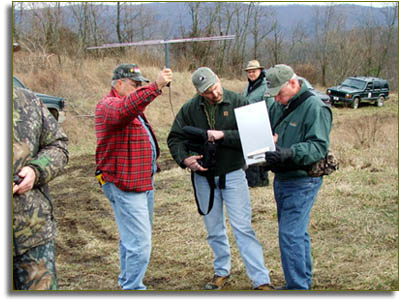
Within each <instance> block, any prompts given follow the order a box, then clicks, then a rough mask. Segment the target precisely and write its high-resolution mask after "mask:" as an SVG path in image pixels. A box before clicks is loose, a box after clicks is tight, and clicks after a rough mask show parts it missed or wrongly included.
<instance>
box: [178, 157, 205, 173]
mask: <svg viewBox="0 0 400 300" xmlns="http://www.w3.org/2000/svg"><path fill="white" fill-rule="evenodd" d="M202 158H203V155H193V156H189V157H186V158H185V160H184V161H183V163H184V164H185V166H186V167H188V168H189V169H190V170H192V171H193V172H197V171H207V170H208V169H206V168H203V167H202V166H201V165H200V164H199V162H198V160H199V159H202Z"/></svg>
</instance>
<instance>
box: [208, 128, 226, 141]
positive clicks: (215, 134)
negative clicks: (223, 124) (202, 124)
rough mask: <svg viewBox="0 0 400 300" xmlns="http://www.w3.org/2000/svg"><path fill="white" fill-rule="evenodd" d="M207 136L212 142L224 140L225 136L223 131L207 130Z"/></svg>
mask: <svg viewBox="0 0 400 300" xmlns="http://www.w3.org/2000/svg"><path fill="white" fill-rule="evenodd" d="M207 136H208V140H209V141H210V142H214V141H217V140H220V139H223V138H224V136H225V134H224V132H223V131H221V130H207Z"/></svg>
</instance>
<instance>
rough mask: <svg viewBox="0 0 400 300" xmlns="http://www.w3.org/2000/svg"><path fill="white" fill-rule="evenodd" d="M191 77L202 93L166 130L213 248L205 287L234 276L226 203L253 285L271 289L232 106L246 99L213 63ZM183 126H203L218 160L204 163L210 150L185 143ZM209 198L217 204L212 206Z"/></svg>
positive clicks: (186, 138)
mask: <svg viewBox="0 0 400 300" xmlns="http://www.w3.org/2000/svg"><path fill="white" fill-rule="evenodd" d="M192 81H193V84H194V86H195V88H196V90H197V93H198V94H197V95H196V96H195V97H194V98H192V99H191V100H189V101H188V102H186V103H185V104H184V105H183V106H182V108H181V109H180V110H179V112H178V114H177V116H176V118H175V121H174V123H173V124H172V128H171V131H170V133H169V135H168V147H169V149H170V152H171V155H172V157H173V158H174V159H175V161H176V162H177V163H178V165H179V166H181V167H182V168H189V169H190V170H191V174H192V182H193V188H194V192H195V198H196V200H197V201H198V209H199V212H200V213H201V214H204V223H205V226H206V229H207V232H208V236H207V241H208V243H209V245H210V247H211V248H212V250H213V252H214V256H215V259H214V270H215V275H214V278H213V280H212V281H211V282H209V283H208V284H206V286H205V289H209V290H215V289H221V288H222V287H223V285H224V284H225V283H226V281H227V280H228V278H229V276H230V269H231V259H230V246H229V241H228V236H227V232H226V227H225V216H224V206H223V204H225V206H226V209H227V212H228V217H229V221H230V224H231V226H232V228H233V232H234V234H235V239H236V243H237V245H238V248H239V251H240V254H241V256H242V258H243V261H244V264H245V266H246V270H247V274H248V276H249V277H250V279H251V280H252V283H253V288H255V289H258V290H270V289H272V288H271V286H270V278H269V271H268V269H267V268H266V267H265V265H264V256H263V249H262V247H261V244H260V243H259V241H258V240H257V238H256V235H255V233H254V230H253V228H252V226H251V203H250V196H249V190H248V186H247V181H246V178H245V172H244V171H243V167H244V165H245V161H244V157H243V153H242V149H241V144H240V138H239V133H238V129H237V124H236V120H235V115H234V109H235V108H236V107H240V106H243V105H246V104H247V102H246V101H245V99H244V98H242V97H241V96H240V95H238V94H236V93H234V92H231V91H228V90H225V89H223V87H222V84H221V81H220V80H219V78H218V77H217V75H215V74H214V72H213V71H212V70H211V69H209V68H205V67H202V68H199V69H197V70H196V71H195V72H194V73H193V75H192ZM185 126H193V127H196V128H200V129H201V130H202V132H203V137H204V138H203V139H204V140H205V141H206V142H207V141H209V142H210V143H211V145H214V146H216V153H215V164H210V165H207V166H206V165H205V164H204V163H205V161H204V160H203V155H204V157H206V156H207V154H206V153H202V154H201V153H192V151H191V149H189V147H188V146H187V145H188V143H190V141H189V135H187V133H186V132H185V130H184V128H185ZM213 143H215V144H213ZM210 147H211V146H210ZM200 152H201V151H200ZM211 202H213V206H212V208H211V210H209V208H210V207H211V206H209V204H210V203H211Z"/></svg>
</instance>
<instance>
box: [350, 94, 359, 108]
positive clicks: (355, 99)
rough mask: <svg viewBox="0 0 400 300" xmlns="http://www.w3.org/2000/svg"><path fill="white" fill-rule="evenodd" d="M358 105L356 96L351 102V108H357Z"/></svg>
mask: <svg viewBox="0 0 400 300" xmlns="http://www.w3.org/2000/svg"><path fill="white" fill-rule="evenodd" d="M359 105H360V98H358V97H356V98H354V100H353V102H351V108H352V109H357V108H358V106H359Z"/></svg>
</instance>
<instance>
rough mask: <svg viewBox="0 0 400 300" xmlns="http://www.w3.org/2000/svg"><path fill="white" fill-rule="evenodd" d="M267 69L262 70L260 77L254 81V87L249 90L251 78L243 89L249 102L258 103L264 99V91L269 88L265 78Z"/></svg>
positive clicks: (244, 95) (243, 94)
mask: <svg viewBox="0 0 400 300" xmlns="http://www.w3.org/2000/svg"><path fill="white" fill-rule="evenodd" d="M264 72H265V71H262V73H261V74H260V76H259V77H258V79H257V80H256V81H255V82H254V83H253V86H252V89H251V90H250V92H249V85H250V84H251V83H250V80H248V83H247V85H246V87H245V88H244V89H243V92H242V96H243V97H244V98H246V99H247V101H248V102H249V103H256V102H259V101H262V100H263V98H264V93H265V91H266V89H267V81H266V80H265V73H264Z"/></svg>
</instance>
